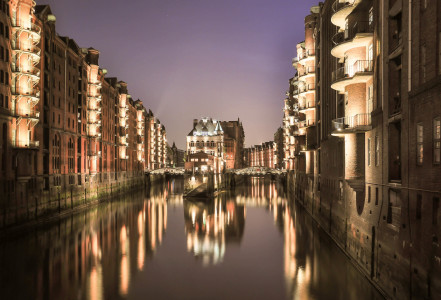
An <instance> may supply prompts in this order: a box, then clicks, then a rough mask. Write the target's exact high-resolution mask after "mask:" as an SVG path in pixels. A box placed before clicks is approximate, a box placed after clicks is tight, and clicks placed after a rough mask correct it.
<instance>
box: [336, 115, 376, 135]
mask: <svg viewBox="0 0 441 300" xmlns="http://www.w3.org/2000/svg"><path fill="white" fill-rule="evenodd" d="M371 122H372V121H371V114H370V113H366V114H357V115H355V116H350V117H343V118H338V119H335V120H332V128H333V130H336V131H343V130H348V129H349V130H351V129H352V130H363V129H368V128H367V127H369V126H371V125H372V123H371Z"/></svg>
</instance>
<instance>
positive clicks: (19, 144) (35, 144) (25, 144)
mask: <svg viewBox="0 0 441 300" xmlns="http://www.w3.org/2000/svg"><path fill="white" fill-rule="evenodd" d="M12 147H13V148H18V149H39V148H40V141H14V142H13V143H12Z"/></svg>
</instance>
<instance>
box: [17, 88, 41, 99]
mask: <svg viewBox="0 0 441 300" xmlns="http://www.w3.org/2000/svg"><path fill="white" fill-rule="evenodd" d="M11 92H12V95H14V96H29V97H34V98H38V97H40V90H38V89H30V90H27V91H26V92H24V91H21V90H20V89H19V88H17V87H16V88H15V89H12V91H11Z"/></svg>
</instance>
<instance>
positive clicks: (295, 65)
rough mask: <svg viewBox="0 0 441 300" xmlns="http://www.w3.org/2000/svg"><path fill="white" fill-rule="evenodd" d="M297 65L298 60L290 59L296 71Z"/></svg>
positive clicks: (295, 58)
mask: <svg viewBox="0 0 441 300" xmlns="http://www.w3.org/2000/svg"><path fill="white" fill-rule="evenodd" d="M298 63H299V59H298V58H297V57H294V58H293V59H292V66H293V67H294V68H296V69H297V64H298Z"/></svg>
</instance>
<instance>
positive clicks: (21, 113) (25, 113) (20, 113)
mask: <svg viewBox="0 0 441 300" xmlns="http://www.w3.org/2000/svg"><path fill="white" fill-rule="evenodd" d="M15 116H17V117H19V118H23V119H35V120H38V119H39V118H40V112H38V111H36V110H35V109H31V110H29V109H27V110H26V109H18V108H17V109H16V110H15Z"/></svg>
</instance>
